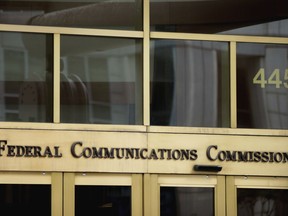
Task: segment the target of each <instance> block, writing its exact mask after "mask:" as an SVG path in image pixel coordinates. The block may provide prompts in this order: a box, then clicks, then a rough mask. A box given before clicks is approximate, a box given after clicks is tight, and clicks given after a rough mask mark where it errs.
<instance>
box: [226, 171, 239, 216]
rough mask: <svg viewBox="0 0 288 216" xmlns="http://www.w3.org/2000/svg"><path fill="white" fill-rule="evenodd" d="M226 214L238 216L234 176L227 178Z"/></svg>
mask: <svg viewBox="0 0 288 216" xmlns="http://www.w3.org/2000/svg"><path fill="white" fill-rule="evenodd" d="M226 212H227V215H235V216H236V215H237V197H236V187H235V184H234V176H227V177H226Z"/></svg>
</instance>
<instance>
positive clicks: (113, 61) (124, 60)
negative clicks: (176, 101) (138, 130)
mask: <svg viewBox="0 0 288 216" xmlns="http://www.w3.org/2000/svg"><path fill="white" fill-rule="evenodd" d="M141 55H142V42H141V40H139V39H127V38H107V37H85V36H62V37H61V122H66V123H91V124H92V123H94V124H125V125H128V124H132V125H133V124H141V123H142V58H141Z"/></svg>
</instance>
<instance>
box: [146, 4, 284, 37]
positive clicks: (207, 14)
mask: <svg viewBox="0 0 288 216" xmlns="http://www.w3.org/2000/svg"><path fill="white" fill-rule="evenodd" d="M287 7H288V2H287V1H270V0H250V1H247V0H233V1H227V0H226V1H225V0H217V1H213V0H183V1H176V0H161V1H160V0H151V4H150V13H151V30H152V31H166V32H188V33H208V34H219V33H220V34H223V33H224V34H242V35H269V36H272V35H274V36H288V11H287Z"/></svg>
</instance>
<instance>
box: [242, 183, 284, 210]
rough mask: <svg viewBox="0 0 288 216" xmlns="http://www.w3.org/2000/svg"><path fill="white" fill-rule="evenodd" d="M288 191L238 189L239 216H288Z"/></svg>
mask: <svg viewBox="0 0 288 216" xmlns="http://www.w3.org/2000/svg"><path fill="white" fill-rule="evenodd" d="M287 203H288V190H282V189H277V190H275V189H274V190H273V189H244V188H243V189H239V188H238V189H237V215H238V216H278V215H279V216H282V215H283V216H284V215H288V205H287Z"/></svg>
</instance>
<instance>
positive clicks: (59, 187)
mask: <svg viewBox="0 0 288 216" xmlns="http://www.w3.org/2000/svg"><path fill="white" fill-rule="evenodd" d="M51 187H52V188H51V190H52V194H51V196H52V216H62V213H63V205H62V201H63V179H62V173H52V186H51Z"/></svg>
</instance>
